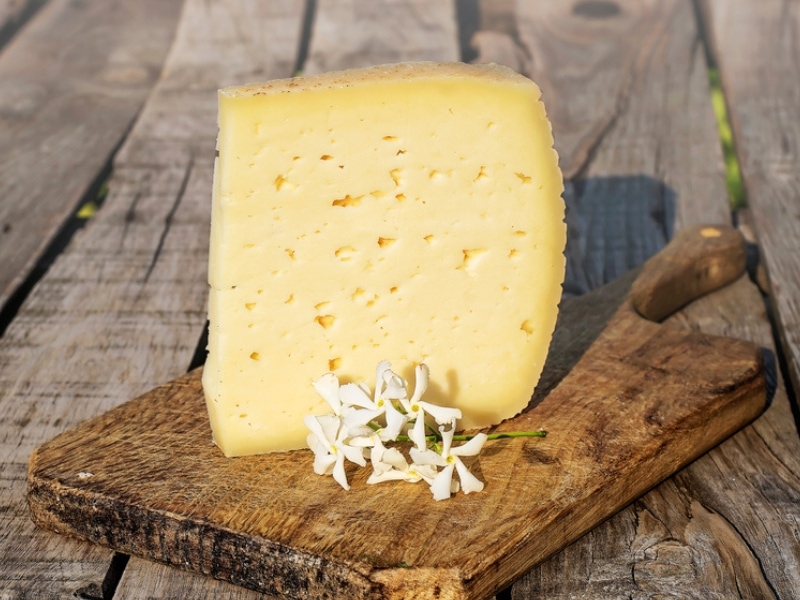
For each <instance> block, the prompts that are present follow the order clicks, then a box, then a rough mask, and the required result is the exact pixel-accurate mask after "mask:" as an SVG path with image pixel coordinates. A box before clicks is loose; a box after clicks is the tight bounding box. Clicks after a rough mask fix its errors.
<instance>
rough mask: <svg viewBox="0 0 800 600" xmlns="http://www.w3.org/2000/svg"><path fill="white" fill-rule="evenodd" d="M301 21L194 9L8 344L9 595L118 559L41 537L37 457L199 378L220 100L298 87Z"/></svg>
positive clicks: (281, 9) (283, 14)
mask: <svg viewBox="0 0 800 600" xmlns="http://www.w3.org/2000/svg"><path fill="white" fill-rule="evenodd" d="M111 6H112V8H113V5H111ZM136 6H137V10H145V9H146V5H143V4H137V5H136ZM159 6H161V3H159ZM302 9H303V5H302V4H301V3H298V2H282V3H275V2H271V3H269V5H268V6H267V5H266V4H264V3H260V2H252V3H248V4H245V3H239V2H236V3H234V2H231V3H220V2H216V3H204V2H190V3H188V4H187V6H186V8H185V10H184V12H183V14H182V16H181V27H180V30H179V31H178V33H177V36H176V41H175V45H176V48H178V50H176V51H173V53H172V57H171V58H170V60H169V64H168V66H167V71H166V74H165V77H164V79H163V80H162V81H161V82H160V83H159V85H158V88H157V91H156V92H155V94H154V96H153V97H152V98H151V99H150V102H148V104H147V107H146V108H145V109H144V111H143V114H142V116H141V117H140V120H139V122H138V123H137V125H136V127H135V128H134V130H133V131H132V132H131V134H130V137H129V138H128V140H127V142H126V144H125V146H124V147H123V148H122V149H121V151H120V153H119V155H118V157H117V160H116V163H115V167H114V177H113V180H112V181H111V183H110V188H111V192H110V195H109V197H108V199H107V202H106V204H105V205H104V207H103V208H102V210H101V211H100V212H99V213H98V214H97V216H96V218H95V219H93V220H92V221H91V223H90V224H89V225H88V226H87V227H86V228H85V229H84V230H83V231H81V232H80V233H79V234H78V235H77V236H76V238H75V239H74V241H73V243H72V245H71V246H70V247H69V248H68V249H67V250H66V251H65V252H64V253H63V254H62V255H61V256H60V257H59V260H58V261H57V262H56V263H55V264H54V265H53V267H52V268H51V270H50V271H49V272H48V274H47V275H46V276H45V277H44V278H43V279H42V281H41V282H40V284H39V285H38V286H37V287H36V288H35V289H34V291H33V293H32V294H31V296H30V297H29V299H28V301H27V302H26V303H25V305H24V306H23V307H22V309H21V311H20V313H19V314H18V316H17V318H16V319H15V320H14V321H13V323H12V324H11V326H10V327H9V328H8V330H7V331H6V334H5V336H4V338H3V339H2V342H0V364H1V365H2V374H1V376H0V377H1V378H0V406H2V429H1V431H2V433H3V438H2V439H0V448H2V451H1V452H0V453H1V454H2V456H3V461H4V464H3V467H2V469H0V470H1V471H2V473H3V477H4V478H6V477H8V481H7V483H8V485H4V486H3V489H2V491H0V493H2V494H3V500H2V504H3V505H5V506H9V507H10V509H9V510H8V511H6V512H5V513H4V514H3V519H4V526H3V528H2V535H3V536H4V539H3V544H2V552H3V554H2V557H1V558H2V567H0V588H3V589H4V591H5V590H8V593H9V594H14V593H16V594H18V595H24V594H29V595H31V596H35V597H62V596H63V597H66V596H69V595H71V594H72V593H73V592H75V590H76V589H79V588H85V587H87V586H90V585H91V586H94V588H99V587H100V584H101V582H102V580H103V577H104V575H105V572H106V570H107V568H108V564H109V558H110V554H109V553H108V552H107V551H103V550H100V549H98V548H93V547H91V546H86V545H81V544H74V543H70V544H65V543H64V542H63V540H60V539H58V538H57V537H53V536H50V535H47V534H45V533H44V532H42V531H40V530H37V529H35V528H34V527H33V526H32V523H31V522H30V519H29V516H28V514H27V510H26V507H25V504H24V480H25V464H26V463H27V456H26V455H28V454H29V453H30V451H32V449H33V448H34V447H35V446H36V445H37V444H38V443H40V441H41V440H43V439H46V438H48V437H50V436H52V435H53V434H54V433H55V432H56V431H61V430H63V429H64V428H65V427H66V426H68V425H69V424H71V423H77V422H79V421H81V420H83V419H85V418H86V417H88V416H90V415H93V414H98V413H100V412H103V411H105V410H107V409H108V408H110V407H112V406H114V405H116V404H119V403H121V402H123V401H126V400H128V399H130V398H131V397H132V396H135V395H136V394H138V393H140V392H142V391H144V390H146V389H148V388H150V387H152V386H153V385H156V384H157V383H159V382H163V381H165V380H168V379H170V378H172V377H174V376H175V375H178V374H180V373H182V372H184V371H185V370H186V368H187V366H188V364H189V361H190V360H191V357H192V355H193V353H194V351H195V347H196V344H197V340H198V338H199V337H200V334H201V331H202V328H203V325H204V323H205V298H206V288H207V284H206V282H205V273H206V256H207V243H208V222H209V210H210V205H209V198H210V195H209V190H210V185H211V167H212V162H213V157H214V140H215V135H216V89H217V87H219V86H220V85H223V84H226V83H230V82H234V81H240V80H241V79H243V78H248V79H255V78H268V77H273V76H280V75H289V74H290V72H291V68H292V64H293V60H294V51H295V48H296V47H297V36H298V35H299V31H300V21H301V16H302ZM109 10H111V9H109ZM153 17H154V18H156V19H157V18H158V12H157V11H156V12H153ZM270 25H271V27H270ZM52 27H53V29H58V28H59V27H60V24H59V25H58V26H57V25H52ZM120 31H125V29H124V28H122V27H120V26H117V27H116V28H115V29H114V30H113V31H112V32H109V33H116V34H119V32H120ZM148 35H152V34H151V33H148V32H144V31H143V32H140V33H139V34H137V39H138V38H141V39H147V37H148ZM181 48H182V49H183V50H180V49H181ZM122 59H124V56H122V57H120V60H122ZM114 89H116V88H112V90H114ZM113 93H117V92H113ZM113 93H112V96H113ZM120 93H121V92H120ZM85 144H86V147H85V149H86V150H91V143H90V142H88V141H87V142H85ZM95 150H96V151H98V152H99V150H100V149H99V148H95ZM107 152H108V150H107V151H106V153H107ZM107 159H108V157H107V155H106V156H105V157H104V158H103V160H104V161H105V160H107ZM56 175H57V174H56ZM56 182H58V180H56ZM51 185H53V184H51ZM4 483H5V482H4ZM212 583H213V582H212ZM209 593H210V594H212V595H213V585H212V586H211V587H210V588H209ZM178 595H180V594H178Z"/></svg>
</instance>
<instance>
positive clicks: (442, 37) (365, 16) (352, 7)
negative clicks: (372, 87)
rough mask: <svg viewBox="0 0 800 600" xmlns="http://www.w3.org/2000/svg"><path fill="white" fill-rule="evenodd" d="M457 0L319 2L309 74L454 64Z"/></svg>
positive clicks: (312, 38)
mask: <svg viewBox="0 0 800 600" xmlns="http://www.w3.org/2000/svg"><path fill="white" fill-rule="evenodd" d="M455 16H456V14H455V3H454V1H453V0H439V1H437V2H428V1H427V0H381V1H378V2H363V1H361V0H319V1H318V2H316V12H315V19H314V25H313V29H312V33H311V44H310V48H309V53H308V60H307V61H306V63H305V65H303V68H302V70H303V72H304V73H307V74H312V73H323V72H326V71H338V70H341V69H351V68H355V67H367V66H371V65H380V64H386V63H396V62H406V61H420V60H435V61H440V62H447V61H456V60H458V57H459V49H458V31H457V26H456V19H455Z"/></svg>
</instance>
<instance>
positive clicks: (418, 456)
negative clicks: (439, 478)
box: [408, 448, 447, 467]
mask: <svg viewBox="0 0 800 600" xmlns="http://www.w3.org/2000/svg"><path fill="white" fill-rule="evenodd" d="M408 452H409V455H410V456H411V460H412V461H414V464H417V465H432V466H435V467H444V466H447V459H445V458H443V457H442V456H441V455H440V454H437V453H436V452H434V451H433V450H429V449H426V450H419V449H418V448H411V450H409V451H408Z"/></svg>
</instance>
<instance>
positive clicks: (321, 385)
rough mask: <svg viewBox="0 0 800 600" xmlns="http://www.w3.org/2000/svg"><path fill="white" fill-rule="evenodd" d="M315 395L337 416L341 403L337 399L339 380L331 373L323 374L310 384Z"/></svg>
mask: <svg viewBox="0 0 800 600" xmlns="http://www.w3.org/2000/svg"><path fill="white" fill-rule="evenodd" d="M312 385H313V386H314V389H315V390H317V393H318V394H319V395H320V396H322V398H323V399H324V400H325V402H327V403H328V404H329V405H330V407H331V408H332V409H333V412H334V414H337V415H338V414H339V411H340V410H341V408H342V402H341V400H340V399H339V378H338V377H337V376H336V375H335V374H333V373H325V375H323V376H322V377H320V378H319V379H317V380H316V381H314V382H313V384H312Z"/></svg>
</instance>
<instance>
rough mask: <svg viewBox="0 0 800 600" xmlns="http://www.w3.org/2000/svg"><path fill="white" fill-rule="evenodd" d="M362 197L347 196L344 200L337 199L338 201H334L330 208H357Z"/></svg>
mask: <svg viewBox="0 0 800 600" xmlns="http://www.w3.org/2000/svg"><path fill="white" fill-rule="evenodd" d="M363 197H364V196H351V195H350V194H347V195H346V196H345V197H344V198H339V199H338V200H334V201H333V202H332V203H331V204H332V206H341V207H343V208H349V207H352V206H358V205H360V204H361V199H362V198H363Z"/></svg>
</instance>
